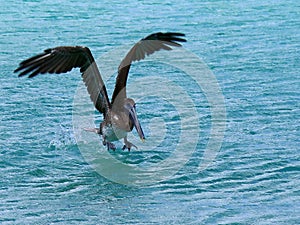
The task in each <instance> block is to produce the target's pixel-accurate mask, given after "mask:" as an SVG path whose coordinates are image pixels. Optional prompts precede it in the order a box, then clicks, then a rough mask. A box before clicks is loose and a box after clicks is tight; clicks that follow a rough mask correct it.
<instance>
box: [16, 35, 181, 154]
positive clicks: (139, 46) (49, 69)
mask: <svg viewBox="0 0 300 225" xmlns="http://www.w3.org/2000/svg"><path fill="white" fill-rule="evenodd" d="M184 36H185V35H184V34H183V33H175V32H166V33H162V32H158V33H153V34H151V35H148V36H147V37H145V38H143V39H141V40H140V41H138V42H137V43H136V44H135V45H133V47H132V48H131V49H130V50H129V52H128V53H127V55H126V56H125V57H124V59H123V60H122V61H121V63H120V65H119V67H118V75H117V78H116V84H115V89H114V91H113V95H112V98H111V101H109V98H108V95H107V91H106V87H105V85H104V82H103V80H102V77H101V74H100V72H99V69H98V67H97V64H96V62H95V60H94V57H93V55H92V53H91V51H90V49H89V48H88V47H83V46H60V47H55V48H49V49H46V50H44V52H43V53H41V54H38V55H36V56H33V57H31V58H28V59H26V60H24V61H22V62H21V63H20V64H19V67H18V68H17V69H16V70H15V71H14V72H19V77H21V76H24V75H29V76H28V77H30V78H32V77H34V76H36V75H38V74H45V73H56V74H60V73H66V72H68V71H71V70H72V69H73V68H76V67H79V68H80V72H81V74H82V78H83V81H84V83H85V85H86V87H87V91H88V93H89V95H90V98H91V100H92V102H93V103H94V106H95V108H96V109H97V110H98V111H99V112H100V113H102V114H103V122H101V123H100V127H99V128H88V129H85V130H86V131H91V132H95V133H97V134H99V135H101V136H102V140H103V145H106V146H107V149H108V150H109V149H112V150H115V149H116V147H115V145H114V144H113V143H112V142H114V141H117V140H120V139H122V138H123V139H124V146H123V148H122V149H123V150H124V149H128V151H130V149H131V148H132V147H135V148H137V147H136V146H135V145H134V144H132V143H130V142H129V141H128V140H127V133H128V132H131V131H132V129H133V127H135V129H136V131H137V133H138V135H139V137H140V139H141V140H142V141H144V140H145V135H144V132H143V130H142V127H141V124H140V122H139V120H138V117H137V112H136V105H135V102H134V100H133V99H131V98H128V97H127V95H126V83H127V77H128V73H129V70H130V66H131V64H132V63H133V62H134V61H140V60H142V59H144V58H145V57H146V56H148V55H150V54H153V53H154V52H156V51H159V50H162V49H163V50H172V47H180V46H181V44H180V42H186V40H185V39H184Z"/></svg>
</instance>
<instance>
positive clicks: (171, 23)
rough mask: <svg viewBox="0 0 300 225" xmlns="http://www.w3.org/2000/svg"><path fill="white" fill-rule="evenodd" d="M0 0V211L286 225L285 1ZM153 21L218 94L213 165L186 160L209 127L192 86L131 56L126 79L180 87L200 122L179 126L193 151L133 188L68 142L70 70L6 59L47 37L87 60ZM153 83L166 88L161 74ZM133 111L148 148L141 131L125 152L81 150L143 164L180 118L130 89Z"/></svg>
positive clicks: (50, 220)
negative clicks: (220, 104) (221, 113)
mask: <svg viewBox="0 0 300 225" xmlns="http://www.w3.org/2000/svg"><path fill="white" fill-rule="evenodd" d="M1 6H2V7H1V20H0V24H1V25H0V26H1V31H0V32H1V36H0V45H1V52H0V61H1V73H0V82H1V89H0V118H1V123H0V128H1V129H0V146H1V147H0V222H1V223H3V224H71V223H73V224H299V223H300V216H299V215H300V197H299V196H300V191H299V186H300V174H299V172H300V165H299V159H300V155H299V146H300V141H299V134H300V127H299V126H300V125H299V122H300V111H299V102H300V97H299V96H300V91H299V90H300V82H299V71H300V70H299V68H300V67H299V62H300V54H299V49H300V44H299V43H300V30H299V27H300V13H299V12H300V3H299V2H298V1H283V0H279V1H272V0H268V1H226V2H225V1H218V0H215V1H213V0H211V1H196V0H195V1H167V2H163V3H162V2H161V1H158V0H150V1H131V2H130V1H89V2H85V1H77V0H73V1H58V0H53V1H39V0H36V1H22V2H21V1H5V2H3V3H2V4H1ZM158 31H176V32H183V33H185V34H186V38H187V40H188V42H187V43H185V44H184V48H185V49H187V50H188V51H190V52H192V53H194V54H196V55H198V56H199V57H200V58H201V59H202V60H203V61H204V62H205V63H206V64H207V65H208V67H209V68H210V69H211V71H212V72H213V73H214V75H215V76H216V78H217V80H218V82H219V85H220V88H221V90H222V93H223V96H224V99H225V107H226V132H225V134H224V139H223V143H222V147H221V149H220V150H219V152H218V155H217V157H216V158H215V160H214V161H213V163H211V164H210V165H209V167H208V168H207V169H206V170H201V171H199V167H198V165H199V162H201V160H202V158H203V155H204V154H203V152H204V150H205V148H206V146H207V143H208V141H209V138H210V130H211V109H210V105H209V102H208V100H207V99H206V95H205V93H203V91H201V89H200V88H199V87H198V86H197V85H195V82H194V80H192V79H191V78H187V77H185V78H184V76H183V75H182V74H183V71H180V70H178V69H177V68H175V67H172V66H170V65H166V64H161V63H154V62H141V63H138V64H136V65H134V66H133V68H132V71H131V74H130V77H129V81H128V82H129V84H130V85H134V84H135V83H134V79H136V78H137V77H143V76H144V77H146V76H152V77H153V76H159V77H163V78H165V79H168V80H172V82H175V84H179V86H180V87H181V88H183V90H187V92H188V94H189V96H190V98H191V99H192V101H193V103H194V106H195V107H196V111H197V113H198V114H199V115H198V118H190V121H195V119H198V120H199V121H198V123H199V128H200V130H199V134H198V135H197V137H195V136H193V135H191V136H190V137H187V138H188V139H190V140H191V142H192V141H193V140H197V143H196V149H195V151H193V153H192V154H191V157H190V158H189V160H188V161H187V162H186V164H185V165H184V166H183V167H182V168H181V169H180V170H179V171H178V172H176V171H175V172H176V173H175V174H174V175H172V176H171V177H169V178H168V179H165V180H163V181H162V182H158V183H153V184H151V185H150V186H147V187H140V186H139V187H134V186H130V185H129V186H128V185H122V184H119V183H116V182H113V181H111V180H110V179H107V178H105V177H103V176H102V175H100V174H98V173H97V171H96V170H95V169H94V168H93V167H92V166H91V165H90V164H89V163H88V162H86V160H85V158H84V157H83V155H82V154H81V151H80V148H79V147H78V144H77V142H76V135H75V133H74V130H73V122H72V114H73V100H74V95H75V93H76V89H77V86H78V85H79V82H80V79H81V78H80V75H79V72H78V71H77V70H74V71H72V72H70V73H68V74H65V75H44V76H37V77H36V78H34V79H26V78H18V77H17V75H16V74H14V73H13V70H14V69H15V68H16V67H17V65H18V63H19V62H20V61H21V60H23V59H25V58H26V57H29V56H31V55H33V54H36V53H39V52H40V51H42V50H44V49H46V48H49V47H55V46H58V45H86V46H89V47H90V49H91V51H92V52H93V54H94V56H95V58H101V56H102V55H103V54H105V53H107V52H109V51H111V50H113V49H114V48H117V47H118V46H122V45H123V44H126V45H128V44H129V45H130V44H133V43H134V42H135V41H137V40H139V39H140V38H142V37H144V36H146V35H148V34H150V33H152V32H158ZM100 61H101V60H100ZM99 64H100V62H99ZM103 67H105V65H103ZM100 70H102V69H101V68H100ZM104 70H105V68H103V71H104ZM181 75H182V76H181ZM149 82H150V81H149ZM154 82H155V80H154ZM113 85H114V77H113V78H112V79H109V80H108V81H107V86H108V89H109V93H110V94H111V93H112V87H113ZM154 85H155V83H154ZM168 88H169V89H168ZM160 89H163V88H160ZM165 90H166V91H170V92H171V91H172V90H170V87H169V86H168V85H165ZM153 91H154V92H157V90H155V89H154V90H153ZM141 93H143V90H141ZM154 106H155V107H154ZM138 112H139V114H140V115H141V116H140V118H141V123H142V124H144V127H145V128H144V129H145V133H146V136H147V135H148V136H149V139H150V140H151V137H152V138H153V139H152V141H153V145H155V148H153V149H152V150H151V151H146V150H145V149H146V148H145V147H143V146H151V144H152V142H150V143H149V142H146V144H143V143H141V142H140V141H139V140H138V139H134V143H135V144H136V145H138V146H139V149H138V150H135V149H133V150H132V151H131V152H130V153H128V152H126V151H124V152H123V151H121V150H117V151H116V152H106V151H105V150H103V149H102V150H95V151H97V152H98V153H99V154H101V151H102V153H103V154H104V151H105V154H109V155H110V156H111V157H113V158H115V159H117V160H119V161H120V162H123V163H125V164H130V165H134V166H140V167H146V166H149V165H150V166H154V168H155V165H156V164H157V165H158V163H160V162H162V161H163V160H164V159H167V158H169V157H171V156H172V154H173V153H174V149H176V143H177V141H178V140H179V139H180V135H181V132H180V126H181V124H180V116H179V115H178V113H177V112H176V108H175V107H174V106H173V105H172V104H171V102H168V101H165V100H164V99H162V98H159V96H155V95H154V96H145V97H144V98H141V99H140V101H139V103H138ZM99 121H101V116H99V115H97V114H96V123H98V122H99ZM153 131H156V132H153ZM151 132H152V133H151ZM134 135H136V133H134ZM154 137H155V138H154ZM117 145H118V146H119V148H120V147H122V144H121V143H118V144H117ZM188 148H189V146H187V149H188ZM179 161H180V159H179ZM112 173H113V175H115V176H118V174H119V173H120V171H119V172H118V168H112Z"/></svg>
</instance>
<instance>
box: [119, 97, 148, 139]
mask: <svg viewBox="0 0 300 225" xmlns="http://www.w3.org/2000/svg"><path fill="white" fill-rule="evenodd" d="M124 109H125V112H128V115H129V119H130V121H131V123H132V124H133V126H134V127H135V129H136V131H137V132H138V134H139V136H140V139H141V140H142V141H144V140H145V135H144V132H143V130H142V127H141V124H140V122H139V120H138V118H137V113H136V107H135V102H134V100H133V99H131V98H126V99H125V100H124Z"/></svg>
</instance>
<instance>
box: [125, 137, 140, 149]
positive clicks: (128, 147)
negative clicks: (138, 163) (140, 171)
mask: <svg viewBox="0 0 300 225" xmlns="http://www.w3.org/2000/svg"><path fill="white" fill-rule="evenodd" d="M132 147H135V148H136V149H137V148H138V147H137V146H136V145H134V144H132V143H131V142H129V141H128V140H127V138H126V137H125V138H124V146H123V148H122V150H125V149H126V148H127V149H128V151H130V149H131V148H132Z"/></svg>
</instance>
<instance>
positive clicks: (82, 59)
mask: <svg viewBox="0 0 300 225" xmlns="http://www.w3.org/2000/svg"><path fill="white" fill-rule="evenodd" d="M76 67H80V72H81V73H82V78H83V81H84V82H85V85H86V87H87V90H88V92H89V94H90V97H91V100H92V101H93V103H94V105H95V107H96V109H97V110H99V111H100V112H101V113H103V114H104V116H105V114H106V112H107V110H108V108H109V107H110V103H109V99H108V95H107V91H106V88H105V85H104V83H103V80H102V78H101V75H100V72H99V70H98V67H97V64H96V62H95V60H94V57H93V55H92V53H91V51H90V49H89V48H87V47H81V46H61V47H56V48H50V49H46V50H45V51H44V52H43V53H41V54H39V55H36V56H33V57H31V58H29V59H27V60H24V61H23V62H21V63H20V65H19V67H18V68H17V69H16V70H15V71H14V72H19V71H22V72H21V73H20V74H19V76H24V75H26V74H29V77H34V76H36V75H38V74H44V73H56V74H58V73H66V72H68V71H71V70H72V69H73V68H76Z"/></svg>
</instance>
